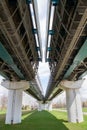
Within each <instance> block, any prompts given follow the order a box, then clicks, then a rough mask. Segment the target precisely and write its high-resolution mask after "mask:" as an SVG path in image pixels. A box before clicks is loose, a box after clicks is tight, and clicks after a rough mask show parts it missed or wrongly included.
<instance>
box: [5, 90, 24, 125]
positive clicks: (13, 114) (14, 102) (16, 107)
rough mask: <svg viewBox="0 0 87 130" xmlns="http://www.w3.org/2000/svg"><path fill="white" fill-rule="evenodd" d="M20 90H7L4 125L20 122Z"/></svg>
mask: <svg viewBox="0 0 87 130" xmlns="http://www.w3.org/2000/svg"><path fill="white" fill-rule="evenodd" d="M21 107H22V90H9V93H8V106H7V113H6V121H5V123H6V124H15V123H20V122H21Z"/></svg>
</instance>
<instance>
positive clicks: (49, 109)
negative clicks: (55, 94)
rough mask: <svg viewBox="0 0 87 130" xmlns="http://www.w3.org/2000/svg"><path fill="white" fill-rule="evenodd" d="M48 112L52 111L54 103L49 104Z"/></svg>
mask: <svg viewBox="0 0 87 130" xmlns="http://www.w3.org/2000/svg"><path fill="white" fill-rule="evenodd" d="M48 111H52V102H51V101H49V102H48Z"/></svg>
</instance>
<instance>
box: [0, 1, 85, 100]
mask: <svg viewBox="0 0 87 130" xmlns="http://www.w3.org/2000/svg"><path fill="white" fill-rule="evenodd" d="M47 6H48V8H47V21H46V33H47V35H46V51H45V61H46V62H49V67H50V71H51V76H50V80H49V84H48V88H47V92H46V96H45V99H44V97H43V91H42V88H41V83H40V80H39V77H38V74H37V70H38V65H39V62H40V61H42V46H41V45H42V44H41V35H40V24H39V17H38V7H37V0H14V1H12V0H2V1H0V16H1V17H0V74H1V75H2V76H4V77H5V78H6V79H7V80H10V81H20V80H27V81H29V86H30V88H29V89H27V90H26V92H27V93H29V94H31V95H32V96H33V97H35V98H36V99H37V100H40V101H48V100H51V99H53V98H54V97H55V96H56V95H57V94H60V93H61V92H62V91H63V90H62V89H60V88H59V86H58V85H59V83H60V82H61V81H62V80H63V79H68V80H74V81H75V80H78V79H79V78H80V77H81V76H82V74H83V75H85V74H87V0H72V1H70V0H48V2H47Z"/></svg>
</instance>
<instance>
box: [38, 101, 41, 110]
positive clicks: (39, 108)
mask: <svg viewBox="0 0 87 130" xmlns="http://www.w3.org/2000/svg"><path fill="white" fill-rule="evenodd" d="M38 104H39V105H38V111H42V104H41V102H38Z"/></svg>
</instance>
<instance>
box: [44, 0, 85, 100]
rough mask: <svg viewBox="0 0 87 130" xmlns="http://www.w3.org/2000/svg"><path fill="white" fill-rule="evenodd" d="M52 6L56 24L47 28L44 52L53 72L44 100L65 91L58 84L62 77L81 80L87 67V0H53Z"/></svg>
mask: <svg viewBox="0 0 87 130" xmlns="http://www.w3.org/2000/svg"><path fill="white" fill-rule="evenodd" d="M51 6H54V16H53V24H52V23H51V24H52V28H51V30H50V29H49V28H50V27H49V28H48V32H49V33H48V35H47V39H48V40H47V46H46V52H45V59H46V61H47V62H49V66H50V71H51V76H50V80H49V83H48V87H47V91H46V95H45V101H46V100H52V99H53V98H54V97H55V96H56V95H57V94H60V93H61V92H62V91H63V90H62V89H60V88H59V86H58V85H59V83H60V82H61V81H62V80H63V79H67V80H78V79H79V77H81V75H82V74H83V73H84V74H86V71H87V1H86V0H72V1H69V0H58V1H56V0H51ZM50 12H51V8H50ZM50 19H51V15H50ZM50 19H49V20H48V21H50ZM48 25H49V22H48ZM50 37H51V38H50ZM49 39H50V43H49Z"/></svg>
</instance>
